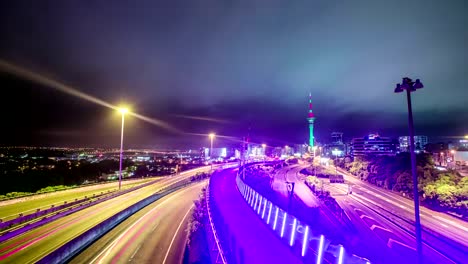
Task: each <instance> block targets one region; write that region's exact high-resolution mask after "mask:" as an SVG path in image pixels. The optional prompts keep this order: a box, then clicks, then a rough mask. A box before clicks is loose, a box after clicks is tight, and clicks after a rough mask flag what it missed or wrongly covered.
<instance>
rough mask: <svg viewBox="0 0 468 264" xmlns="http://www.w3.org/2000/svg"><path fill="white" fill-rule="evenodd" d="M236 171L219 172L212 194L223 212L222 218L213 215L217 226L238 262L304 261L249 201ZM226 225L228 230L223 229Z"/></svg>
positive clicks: (212, 178) (246, 263)
mask: <svg viewBox="0 0 468 264" xmlns="http://www.w3.org/2000/svg"><path fill="white" fill-rule="evenodd" d="M236 174H237V170H234V169H227V170H223V171H220V172H217V173H215V174H214V175H213V176H212V177H211V183H210V184H212V187H213V188H212V189H211V190H212V191H211V196H212V197H213V200H214V203H215V204H217V205H218V208H219V211H220V213H221V216H222V219H219V217H217V215H215V214H214V215H213V219H214V221H215V226H216V228H217V230H218V234H219V235H220V236H222V237H221V239H224V240H227V241H228V243H229V244H230V245H231V247H230V248H229V249H230V250H231V252H232V255H233V256H234V258H235V260H236V261H235V262H236V263H244V264H250V263H290V264H294V263H301V261H300V259H299V258H298V257H296V256H295V255H293V253H292V252H291V251H290V249H289V248H288V246H287V245H285V244H283V243H282V241H281V240H280V239H279V238H278V237H276V236H275V234H274V233H273V232H272V231H271V230H270V229H269V228H268V227H267V226H266V225H265V224H264V223H263V221H262V220H261V219H260V218H259V217H258V216H257V214H256V213H255V212H254V211H253V210H252V208H250V207H249V205H248V204H247V203H246V201H245V200H244V198H243V197H242V195H241V193H240V191H239V189H238V188H237V185H236ZM212 207H213V206H212ZM217 223H218V225H216V224H217ZM221 223H222V226H220V225H221ZM223 229H224V230H226V232H229V233H228V234H226V232H224V233H223V232H221V231H222V230H223ZM225 250H226V249H225Z"/></svg>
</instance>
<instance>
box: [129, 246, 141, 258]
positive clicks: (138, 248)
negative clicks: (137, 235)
mask: <svg viewBox="0 0 468 264" xmlns="http://www.w3.org/2000/svg"><path fill="white" fill-rule="evenodd" d="M140 248H141V244H140V245H138V247H137V248H136V249H135V251H134V252H133V254H132V256H131V257H130V259H129V260H128V261H129V262H130V261H131V260H132V259H133V257H135V254H136V253H137V252H138V250H140Z"/></svg>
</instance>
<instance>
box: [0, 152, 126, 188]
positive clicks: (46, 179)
mask: <svg viewBox="0 0 468 264" xmlns="http://www.w3.org/2000/svg"><path fill="white" fill-rule="evenodd" d="M131 165H133V164H132V162H131V161H129V160H125V161H124V164H123V167H124V168H126V167H128V166H131ZM118 169H119V162H118V161H116V160H103V161H100V162H97V163H90V162H88V161H86V160H79V161H77V160H60V161H54V160H50V159H46V158H45V159H38V160H28V161H21V162H18V161H11V160H10V161H6V160H3V161H2V162H0V177H1V181H2V184H0V194H6V193H10V192H36V191H38V190H40V189H42V188H45V187H48V186H56V185H66V186H71V185H79V184H83V183H84V182H85V181H89V182H97V181H98V180H99V176H100V175H101V174H102V173H111V172H113V171H116V170H118Z"/></svg>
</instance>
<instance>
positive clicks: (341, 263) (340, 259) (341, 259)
mask: <svg viewBox="0 0 468 264" xmlns="http://www.w3.org/2000/svg"><path fill="white" fill-rule="evenodd" d="M343 254H344V248H343V246H340V256H339V257H338V264H343ZM368 263H369V262H368Z"/></svg>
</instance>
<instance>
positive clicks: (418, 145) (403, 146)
mask: <svg viewBox="0 0 468 264" xmlns="http://www.w3.org/2000/svg"><path fill="white" fill-rule="evenodd" d="M398 142H399V147H400V151H401V152H409V144H410V137H409V136H402V137H399V138H398ZM427 143H428V141H427V136H414V149H415V150H419V151H421V150H423V149H424V146H426V145H427Z"/></svg>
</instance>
